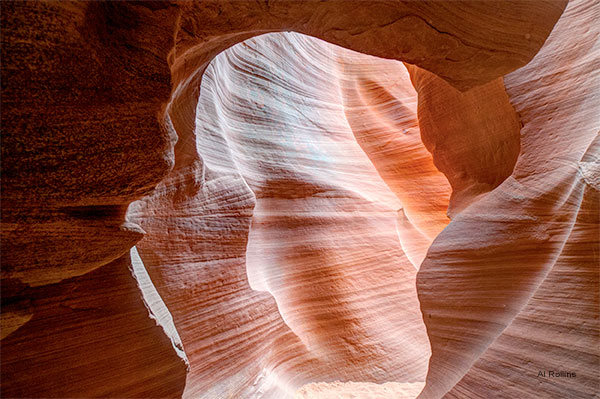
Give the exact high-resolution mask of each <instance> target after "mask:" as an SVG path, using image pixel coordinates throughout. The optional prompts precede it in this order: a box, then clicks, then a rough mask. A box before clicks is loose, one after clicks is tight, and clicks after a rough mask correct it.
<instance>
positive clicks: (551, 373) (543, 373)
mask: <svg viewBox="0 0 600 399" xmlns="http://www.w3.org/2000/svg"><path fill="white" fill-rule="evenodd" d="M537 376H538V377H545V378H575V377H577V374H576V373H575V372H574V371H564V370H560V371H559V370H540V371H538V375H537Z"/></svg>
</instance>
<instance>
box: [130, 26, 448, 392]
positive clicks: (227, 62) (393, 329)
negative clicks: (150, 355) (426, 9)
mask: <svg viewBox="0 0 600 399" xmlns="http://www.w3.org/2000/svg"><path fill="white" fill-rule="evenodd" d="M382 91H383V93H384V94H385V95H381V93H380V92H382ZM200 93H201V94H200V98H199V101H198V108H197V119H196V126H197V127H196V132H195V138H196V139H195V141H196V142H195V145H194V143H192V142H189V143H188V145H190V146H192V145H194V147H192V148H191V149H190V150H189V151H197V154H198V155H199V161H198V163H197V164H196V167H195V168H192V169H188V170H186V171H185V172H179V173H178V178H180V179H181V180H176V181H174V182H170V184H169V185H167V184H165V185H164V187H163V186H162V185H161V186H159V188H158V189H157V192H156V193H155V194H153V195H152V196H150V197H149V198H146V199H144V200H142V201H140V202H138V203H134V204H132V206H131V207H130V211H129V218H130V219H131V220H132V221H134V222H136V223H138V224H139V225H140V226H142V228H143V229H144V231H145V232H146V233H147V236H146V237H145V239H144V240H142V241H141V242H140V243H139V244H138V248H139V252H140V256H141V257H142V259H143V260H144V263H145V264H146V265H147V267H149V270H150V273H151V275H152V276H153V278H155V280H156V281H158V283H157V284H159V285H160V286H161V287H162V285H166V287H163V290H164V289H165V288H166V292H168V294H167V297H166V298H165V300H166V302H167V304H168V305H169V308H170V309H171V311H172V312H173V316H174V319H175V324H176V325H177V326H178V328H179V330H180V333H181V335H182V340H183V344H184V347H185V350H186V353H187V354H188V357H189V359H190V365H191V371H190V374H189V376H188V384H187V388H186V395H187V396H189V397H195V396H196V395H198V394H199V393H200V392H206V391H207V390H208V391H209V392H213V391H214V392H215V394H219V395H221V394H226V393H225V392H226V390H227V389H229V388H228V387H227V385H226V384H223V383H222V381H220V380H217V379H216V376H218V377H219V378H220V379H223V378H226V379H228V378H238V379H239V378H243V377H241V376H242V375H250V376H253V377H252V378H250V379H248V381H247V383H244V384H240V383H239V382H238V386H237V387H236V389H237V390H238V391H235V392H236V393H235V394H238V395H243V396H244V397H245V396H248V397H250V396H251V395H254V394H258V393H260V395H261V397H273V398H282V397H290V398H291V397H292V396H293V393H294V392H295V391H296V390H297V389H298V388H300V387H301V386H302V385H304V384H306V383H310V382H321V381H337V380H341V381H355V382H365V383H379V384H383V383H386V382H397V383H405V384H406V385H405V386H403V389H404V390H406V392H404V393H403V392H402V391H400V390H395V391H394V393H395V394H396V395H398V394H402V395H403V396H404V395H406V397H415V395H416V393H417V392H418V391H419V390H420V389H421V387H422V384H423V382H424V380H425V376H426V372H427V363H428V360H429V356H430V349H429V342H428V340H427V335H426V331H425V326H424V324H423V321H422V316H421V311H420V309H419V304H418V300H417V293H416V285H415V277H416V272H417V270H418V268H419V266H420V261H421V260H422V259H423V258H424V256H425V253H426V251H427V248H428V247H429V244H430V243H431V242H432V240H433V238H435V235H436V234H437V233H439V231H441V229H443V227H444V226H445V225H446V224H447V223H448V222H449V219H448V218H447V216H446V215H445V210H446V209H445V208H446V207H447V203H448V199H449V195H450V185H449V184H448V182H447V180H446V178H445V177H444V176H443V174H442V173H441V172H439V171H438V170H437V169H436V168H435V166H434V165H433V160H432V157H431V155H430V153H429V152H428V151H427V150H426V149H425V147H424V145H423V144H422V143H421V141H420V134H419V129H418V122H417V115H416V108H417V94H416V91H415V90H414V88H413V87H412V83H411V81H410V77H409V74H408V71H407V69H406V67H405V66H404V65H403V64H402V63H400V62H397V61H391V60H383V59H378V58H375V57H371V56H367V55H363V54H360V53H356V52H353V51H350V50H346V49H343V48H341V47H337V46H334V45H331V44H328V43H325V42H323V41H320V40H318V39H315V38H311V37H308V36H304V35H301V34H294V33H287V34H284V33H278V34H275V33H273V34H268V35H263V36H260V37H257V38H253V39H250V40H247V41H245V42H244V43H241V44H238V45H236V46H234V47H232V48H231V49H229V50H227V51H225V52H223V53H221V54H220V55H218V56H217V57H216V58H215V59H214V60H213V61H212V62H211V64H210V66H209V67H208V68H207V69H206V71H205V73H204V76H203V79H202V84H201V88H200ZM367 96H368V97H367ZM382 114H383V115H382ZM359 119H360V121H362V122H360V121H359ZM365 151H368V152H367V153H365ZM370 157H372V158H370ZM372 159H374V160H375V162H376V163H374V161H373V160H372ZM390 159H391V160H390ZM386 161H387V163H388V165H389V164H390V163H394V169H393V170H390V168H389V167H386V164H385V162H386ZM385 179H387V181H386V180H385ZM387 182H393V184H394V185H393V191H392V189H391V188H390V186H389V185H388V184H387ZM173 190H175V191H173ZM169 191H170V192H169ZM225 194H226V195H227V198H223V200H222V201H221V200H219V201H215V198H220V196H221V195H225ZM209 200H210V203H207V202H208V201H209ZM242 215H243V216H242ZM225 220H229V221H233V220H235V223H236V225H237V226H238V227H237V228H236V232H235V236H234V238H231V235H232V234H231V233H232V230H231V223H228V224H227V228H226V229H223V228H221V227H220V226H221V223H224V222H225ZM165 229H166V231H165ZM208 238H210V239H208ZM207 239H208V240H207ZM207 241H208V243H207ZM175 248H178V250H177V251H174V249H175ZM179 248H185V250H184V251H183V252H181V251H180V250H179ZM232 256H235V258H234V259H232ZM175 265H176V266H175ZM174 267H176V268H177V269H183V270H186V273H188V275H187V278H186V281H185V285H182V283H181V281H177V283H176V284H173V283H171V282H170V278H172V276H173V273H175V274H177V273H178V272H177V271H174V270H173V268H174ZM192 270H193V271H194V272H193V275H192V276H190V275H189V273H190V272H191V271H192ZM195 279H198V280H197V281H198V284H199V286H196V285H195V283H194V281H195ZM211 281H213V283H211ZM200 284H201V285H200ZM233 284H235V285H233ZM211 286H212V287H211ZM199 287H202V289H200V288H199ZM206 287H211V288H212V290H211V289H209V290H207V289H206ZM211 291H212V292H211ZM190 296H192V297H193V298H190ZM185 298H187V301H186V300H185ZM211 298H215V299H211ZM217 298H218V301H217V300H216V299H217ZM209 304H210V305H209ZM207 306H209V309H207ZM210 306H212V308H210ZM179 309H181V310H180V311H178V310H179ZM236 309H237V310H236ZM256 328H260V329H261V330H260V331H262V334H265V335H267V337H269V339H267V340H265V337H264V336H262V337H257V339H258V338H260V339H261V343H260V345H256V343H254V342H253V341H252V340H251V339H249V338H250V337H253V336H255V334H256V333H255V332H254V330H255V329H256ZM232 334H234V336H237V337H236V338H235V339H232ZM200 343H201V345H200ZM220 352H223V354H219V353H220ZM242 357H243V358H244V359H243V360H242ZM252 359H255V361H251V360H252ZM213 362H214V363H213ZM198 366H201V368H200V367H198ZM232 369H234V370H236V369H237V371H236V374H237V377H236V376H234V375H231V370H232ZM216 370H219V371H216ZM220 372H222V373H223V375H219V373H220ZM246 378H248V377H246ZM212 379H215V380H216V381H215V382H211V380H212ZM238 381H239V380H238ZM244 385H246V386H244ZM373 385H374V386H376V385H375V384H373ZM399 386H400V385H399ZM388 388H389V385H388ZM219 392H221V393H219Z"/></svg>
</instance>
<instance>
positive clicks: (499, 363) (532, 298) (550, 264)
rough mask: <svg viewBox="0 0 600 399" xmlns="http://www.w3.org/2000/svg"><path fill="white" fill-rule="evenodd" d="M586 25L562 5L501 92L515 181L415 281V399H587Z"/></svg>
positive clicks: (590, 378) (592, 122)
mask: <svg viewBox="0 0 600 399" xmlns="http://www.w3.org/2000/svg"><path fill="white" fill-rule="evenodd" d="M599 15H600V7H598V5H597V4H592V3H588V2H585V1H579V2H577V1H575V2H571V3H570V4H569V6H568V8H567V10H566V11H565V14H564V15H563V17H562V18H561V20H560V21H559V22H558V24H557V26H556V28H555V30H554V31H553V33H552V34H551V35H550V37H549V39H548V41H547V43H546V44H545V46H544V47H543V48H542V50H541V51H540V53H539V54H538V55H537V56H536V57H535V59H534V60H533V61H532V62H531V63H530V64H529V65H527V66H526V67H525V68H522V69H521V70H519V71H516V72H514V73H512V74H510V75H508V76H507V77H506V79H505V81H506V86H507V92H508V95H509V98H510V100H511V102H512V103H513V105H514V107H515V109H516V110H517V111H518V112H519V114H520V115H521V121H522V123H523V128H522V130H521V154H520V156H519V159H518V162H517V164H516V166H515V169H514V171H513V173H512V175H511V176H510V177H509V178H508V179H506V180H505V182H504V183H502V184H501V185H500V186H499V187H498V188H497V189H495V190H494V191H492V192H490V193H489V194H487V195H485V196H483V197H481V198H480V199H479V200H478V201H477V202H476V203H474V204H472V205H471V206H469V207H468V208H466V209H465V210H464V211H463V212H461V213H460V214H459V215H458V216H456V217H455V218H454V219H453V221H452V223H450V224H449V226H448V228H446V229H445V230H444V231H443V232H442V233H441V234H440V235H439V236H438V238H437V239H436V240H435V242H434V244H433V245H432V246H431V248H430V250H429V254H428V257H427V259H426V260H425V262H424V263H423V265H422V267H421V269H420V271H419V276H418V278H417V289H418V292H419V299H420V303H421V309H422V310H423V314H424V316H425V318H424V320H425V323H426V324H427V331H428V336H429V339H430V341H431V347H432V356H431V361H430V364H429V372H428V378H427V386H426V388H425V390H424V391H423V393H422V394H421V396H420V397H422V398H432V397H439V396H441V395H444V394H445V393H446V392H448V391H450V392H449V393H448V394H447V395H446V396H447V397H452V398H462V397H465V396H466V397H478V398H479V397H481V398H483V397H487V394H486V392H488V390H493V391H494V392H496V394H495V395H496V396H497V397H502V398H511V397H515V396H518V397H577V398H590V397H593V396H594V395H596V394H597V393H598V392H599V388H600V376H599V366H600V354H599V349H598V348H599V346H598V341H599V336H598V334H599V327H600V326H599V320H598V318H599V314H600V308H599V304H598V302H599V301H598V292H599V287H598V248H599V243H598V240H599V234H598V223H599V220H598V206H599V202H598V183H597V182H598V177H599V172H600V171H599V169H598V165H599V155H600V152H599V148H598V132H599V131H600V118H598V113H597V110H598V109H599V108H600V102H599V101H600V97H599V96H598V87H599V85H600V80H599V78H600V77H599V74H598V68H597V64H598V59H599V56H600V48H599V47H598V40H597V39H598V35H599V34H600V32H599V30H598V26H597V24H595V23H594V22H593V21H595V20H597V18H598V16H599ZM439 94H440V95H441V93H439ZM447 156H451V154H449V155H447ZM466 232H469V233H468V234H467V233H466ZM492 237H493V239H492ZM541 370H555V371H557V370H558V371H567V372H574V373H576V375H577V377H576V378H574V379H571V378H538V372H539V371H541Z"/></svg>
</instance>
